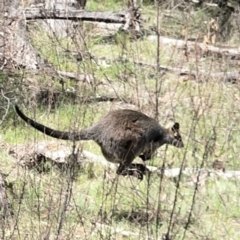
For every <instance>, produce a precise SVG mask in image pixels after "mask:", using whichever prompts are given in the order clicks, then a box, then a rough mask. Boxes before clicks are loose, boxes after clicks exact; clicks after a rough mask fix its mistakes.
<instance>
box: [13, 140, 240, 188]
mask: <svg viewBox="0 0 240 240" xmlns="http://www.w3.org/2000/svg"><path fill="white" fill-rule="evenodd" d="M9 153H10V154H11V155H12V156H13V157H14V158H16V159H17V160H18V162H19V164H20V165H22V166H28V167H34V166H36V165H37V164H39V159H42V158H43V157H44V159H45V160H46V159H48V160H49V161H53V162H55V163H58V164H66V163H67V162H68V159H69V158H70V156H71V155H72V154H75V155H76V154H77V162H78V163H79V164H81V165H82V166H84V164H86V163H94V164H100V165H101V166H103V167H104V168H110V169H113V170H114V171H116V168H117V166H118V165H117V164H114V163H111V162H108V161H107V160H106V159H105V158H104V157H103V156H98V155H95V154H94V153H91V152H89V151H85V150H82V149H80V148H79V147H76V148H75V152H73V148H72V147H71V146H69V145H67V143H65V142H62V141H58V142H56V141H41V142H34V143H28V144H20V145H16V146H14V147H11V148H10V151H9ZM37 161H38V162H37ZM147 168H148V169H149V171H150V172H151V174H156V175H157V176H162V174H164V176H165V177H166V178H176V177H178V176H180V175H185V176H188V177H189V179H188V180H187V182H186V185H187V186H194V185H195V184H198V185H200V186H202V185H204V183H205V181H206V180H207V179H208V178H213V179H214V178H216V177H218V178H223V179H226V180H236V179H237V180H240V171H231V170H225V169H224V171H222V170H219V169H215V168H212V169H200V168H183V169H181V168H172V169H164V170H163V169H161V167H155V166H148V165H147Z"/></svg>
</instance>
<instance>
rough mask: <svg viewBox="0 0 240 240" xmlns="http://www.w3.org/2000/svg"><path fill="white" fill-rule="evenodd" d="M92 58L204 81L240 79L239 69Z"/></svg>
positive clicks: (235, 80) (234, 81)
mask: <svg viewBox="0 0 240 240" xmlns="http://www.w3.org/2000/svg"><path fill="white" fill-rule="evenodd" d="M92 59H94V61H96V62H98V64H103V65H104V64H110V63H114V62H128V63H132V64H135V65H138V66H143V67H148V68H153V69H158V71H162V72H172V73H176V74H178V75H179V76H189V77H192V78H194V79H198V80H199V82H201V81H203V80H204V82H206V81H208V79H211V78H212V79H220V80H222V81H223V82H231V83H236V82H238V81H239V80H240V71H234V72H212V73H208V72H203V71H195V70H189V69H187V68H177V67H171V66H165V65H159V66H157V65H156V64H150V63H146V62H140V61H135V60H131V59H127V58H116V59H107V58H105V57H102V58H96V57H92ZM104 61H105V62H104Z"/></svg>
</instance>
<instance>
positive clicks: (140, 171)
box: [117, 163, 150, 180]
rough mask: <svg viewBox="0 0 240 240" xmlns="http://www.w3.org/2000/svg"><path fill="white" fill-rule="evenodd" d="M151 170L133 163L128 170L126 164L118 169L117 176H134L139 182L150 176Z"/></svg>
mask: <svg viewBox="0 0 240 240" xmlns="http://www.w3.org/2000/svg"><path fill="white" fill-rule="evenodd" d="M149 172H150V171H149V169H148V168H147V167H146V166H145V165H143V164H140V163H132V164H130V165H129V166H128V167H127V168H126V166H125V165H124V164H120V165H119V167H118V169H117V174H118V175H122V176H127V175H128V176H134V177H137V178H138V179H139V180H143V176H144V175H147V174H149Z"/></svg>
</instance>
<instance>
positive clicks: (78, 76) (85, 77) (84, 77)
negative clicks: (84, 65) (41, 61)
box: [57, 71, 93, 83]
mask: <svg viewBox="0 0 240 240" xmlns="http://www.w3.org/2000/svg"><path fill="white" fill-rule="evenodd" d="M57 73H58V74H59V77H60V78H61V79H63V77H64V78H69V79H71V80H75V81H79V82H87V83H92V81H93V75H92V74H85V73H73V72H64V71H57Z"/></svg>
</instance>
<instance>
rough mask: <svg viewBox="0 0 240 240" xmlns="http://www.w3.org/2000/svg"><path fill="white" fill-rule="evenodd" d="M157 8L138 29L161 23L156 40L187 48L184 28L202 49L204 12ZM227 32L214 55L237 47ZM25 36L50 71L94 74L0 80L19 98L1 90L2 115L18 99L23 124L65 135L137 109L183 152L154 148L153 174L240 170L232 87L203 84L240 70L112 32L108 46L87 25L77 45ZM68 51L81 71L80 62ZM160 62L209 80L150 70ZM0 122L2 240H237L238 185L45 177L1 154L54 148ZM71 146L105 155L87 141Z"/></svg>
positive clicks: (97, 170) (86, 174) (12, 122)
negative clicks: (169, 132) (168, 129)
mask: <svg viewBox="0 0 240 240" xmlns="http://www.w3.org/2000/svg"><path fill="white" fill-rule="evenodd" d="M107 2H111V1H107ZM103 7H104V9H102V8H103ZM116 7H118V9H119V8H121V4H120V3H119V1H118V4H117V5H114V3H112V5H111V4H110V3H109V4H107V5H103V4H100V3H99V1H90V0H89V1H88V5H87V8H88V9H94V10H98V9H101V10H116V9H115V8H116ZM122 7H123V5H122ZM160 9H161V11H160V12H161V13H160V16H158V15H157V8H156V6H153V5H143V7H142V15H143V18H145V19H146V22H145V23H144V28H147V29H150V28H156V26H157V19H159V23H160V24H159V25H160V26H159V30H160V33H161V35H163V36H166V37H170V38H176V39H177V38H184V37H186V35H185V36H181V34H182V30H183V29H185V28H186V27H187V29H188V36H187V37H188V38H195V39H196V41H199V42H203V36H204V35H205V34H206V32H205V31H206V24H207V23H206V21H208V20H209V16H208V15H207V14H205V13H204V11H202V10H197V9H191V11H190V12H183V11H180V10H179V9H177V8H170V7H169V8H166V6H164V5H163V6H160ZM238 17H239V16H238ZM233 24H234V22H233ZM234 26H235V25H234ZM234 26H233V30H232V34H231V38H229V39H228V40H227V41H225V42H224V43H222V42H220V40H219V42H218V38H216V42H217V43H216V44H219V45H224V46H228V47H236V46H238V44H239V40H238V39H239V32H238V31H237V30H236V29H234ZM236 28H237V27H236ZM146 34H147V33H146ZM152 34H154V32H152ZM30 36H31V40H32V42H33V45H34V46H35V47H36V49H38V50H39V51H40V53H41V56H42V57H43V58H44V59H46V60H47V61H48V62H50V63H51V64H53V65H54V66H55V68H56V69H57V70H61V71H68V72H77V73H86V74H91V76H92V79H91V82H90V83H89V82H86V81H85V82H84V81H73V80H69V79H65V80H64V83H62V82H61V81H59V79H52V78H51V76H47V75H44V74H43V75H42V76H40V77H39V76H37V77H35V76H34V75H33V76H30V75H29V74H28V75H27V74H25V73H22V72H20V73H19V76H18V77H16V76H14V77H7V78H6V77H5V76H4V75H3V76H0V78H1V81H2V84H1V88H2V86H5V85H7V84H6V82H9V83H11V84H15V85H14V86H15V89H11V88H9V86H7V87H6V89H5V95H2V97H1V102H3V106H7V100H8V99H9V98H10V97H11V96H13V98H11V99H10V100H11V102H13V101H14V97H15V96H17V98H18V99H19V102H20V103H21V107H22V108H23V109H24V107H25V109H24V111H25V112H26V113H27V114H28V115H29V116H30V117H32V118H34V119H36V120H38V121H39V122H41V123H45V124H46V125H48V126H50V127H54V128H57V129H61V130H63V129H65V130H67V129H81V128H83V127H86V126H89V125H91V124H92V123H94V122H96V121H97V120H98V119H99V118H100V117H101V116H102V115H104V114H105V113H106V112H107V111H110V110H112V109H116V108H132V109H137V110H140V111H142V112H144V113H146V114H148V115H149V116H152V117H155V118H157V119H158V120H159V122H160V123H161V124H162V125H164V126H165V125H168V124H169V122H171V121H178V122H179V123H180V125H181V132H182V137H183V140H184V143H185V148H184V149H181V150H179V149H175V148H173V147H171V146H169V147H165V146H164V147H162V148H160V149H159V151H158V153H157V156H156V157H155V158H154V159H153V160H152V161H150V162H148V164H149V165H152V166H157V167H159V168H160V167H163V166H164V167H166V168H174V167H181V168H185V167H191V168H204V169H210V168H212V164H213V162H214V161H215V160H220V161H223V162H224V163H225V165H226V169H227V170H240V162H239V159H238V157H239V149H240V139H239V131H240V127H239V119H240V91H239V82H238V80H239V79H237V80H236V81H235V82H234V83H232V82H228V81H225V80H224V78H221V77H219V78H217V77H215V78H214V77H212V76H210V75H211V73H218V72H231V71H237V70H238V69H239V60H233V59H230V58H229V57H227V56H223V55H222V56H221V55H220V56H219V55H217V54H211V53H210V52H208V53H203V52H202V51H198V49H197V48H196V49H189V51H188V52H187V56H186V49H179V48H177V47H175V46H173V45H172V44H160V45H158V44H157V41H150V40H149V36H147V35H146V36H145V35H144V36H143V37H141V38H138V39H137V38H133V36H132V35H131V34H127V33H124V32H119V33H117V34H115V35H112V36H107V37H106V36H104V35H102V34H101V30H99V28H97V27H96V24H91V23H85V24H84V31H81V32H79V33H78V34H77V37H76V38H71V37H68V38H65V39H58V38H56V37H55V36H53V35H48V34H47V33H45V32H44V31H43V30H42V29H40V28H39V26H37V25H34V24H32V25H31V26H30ZM73 52H74V53H76V52H77V53H79V54H81V55H82V56H83V60H82V61H77V59H76V58H75V57H73V55H72V53H73ZM90 56H91V57H90ZM158 61H159V62H158ZM140 62H142V63H145V64H138V63H140ZM159 63H160V65H161V66H166V67H175V68H178V69H188V70H189V71H196V72H204V73H205V75H204V76H202V75H199V76H197V77H196V76H195V77H192V76H190V75H184V76H180V75H179V73H177V72H174V71H164V70H160V71H157V70H158V64H159ZM154 66H155V67H154ZM208 74H209V77H208ZM4 84H5V85H4ZM39 89H41V91H40V90H39ZM42 93H44V94H42ZM99 95H100V96H114V100H113V101H97V100H91V101H89V96H93V97H95V96H99ZM5 96H8V98H6V97H5ZM3 109H5V108H3ZM3 109H1V111H3ZM2 116H3V122H0V123H1V135H0V137H1V139H0V140H1V145H0V149H1V152H0V169H1V172H2V173H4V174H5V175H4V176H5V181H6V184H7V189H8V199H9V203H10V205H9V207H10V208H11V211H10V212H9V216H7V217H6V216H5V217H2V218H1V219H0V229H1V231H2V232H1V238H2V239H89V240H90V239H239V237H240V230H239V229H240V211H239V209H240V208H239V207H240V200H239V199H240V196H239V195H240V192H239V189H238V185H239V180H237V179H234V180H227V179H224V178H220V177H214V178H206V179H205V180H206V181H203V182H201V178H200V177H201V176H192V177H185V176H180V177H179V178H178V177H177V178H174V179H168V178H165V177H159V176H155V175H154V176H151V177H150V178H144V180H143V181H139V180H137V179H135V178H132V177H122V176H117V175H116V174H115V171H114V170H112V169H107V168H103V167H102V166H101V165H97V164H92V163H89V164H84V165H80V166H79V165H78V166H76V165H74V164H69V165H67V166H59V165H56V164H52V163H51V162H49V161H45V162H43V163H41V164H43V166H42V170H43V169H44V170H46V169H47V171H39V169H35V168H31V169H29V168H26V167H25V168H24V167H22V166H21V165H19V164H18V162H17V161H16V159H14V158H13V157H12V156H11V155H9V154H8V152H9V151H8V149H9V148H11V147H12V146H14V145H16V144H20V143H29V142H38V141H42V140H43V139H44V140H51V139H50V138H48V137H46V136H43V135H42V134H40V133H37V132H36V131H34V130H33V129H32V128H29V127H27V126H26V125H25V124H24V123H23V122H22V121H21V120H20V119H19V118H18V117H17V116H16V115H15V113H14V112H13V110H9V111H8V116H6V117H5V116H4V115H2ZM57 144H58V141H56V146H57ZM59 144H60V143H59ZM68 145H69V146H72V143H71V142H69V143H68ZM77 146H78V147H79V148H80V149H81V148H83V149H85V150H88V151H90V152H92V153H94V154H96V155H101V152H100V149H99V147H98V146H97V145H96V144H95V143H93V142H80V143H78V145H77ZM69 161H70V162H71V159H69ZM193 178H196V184H195V181H194V180H193Z"/></svg>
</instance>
